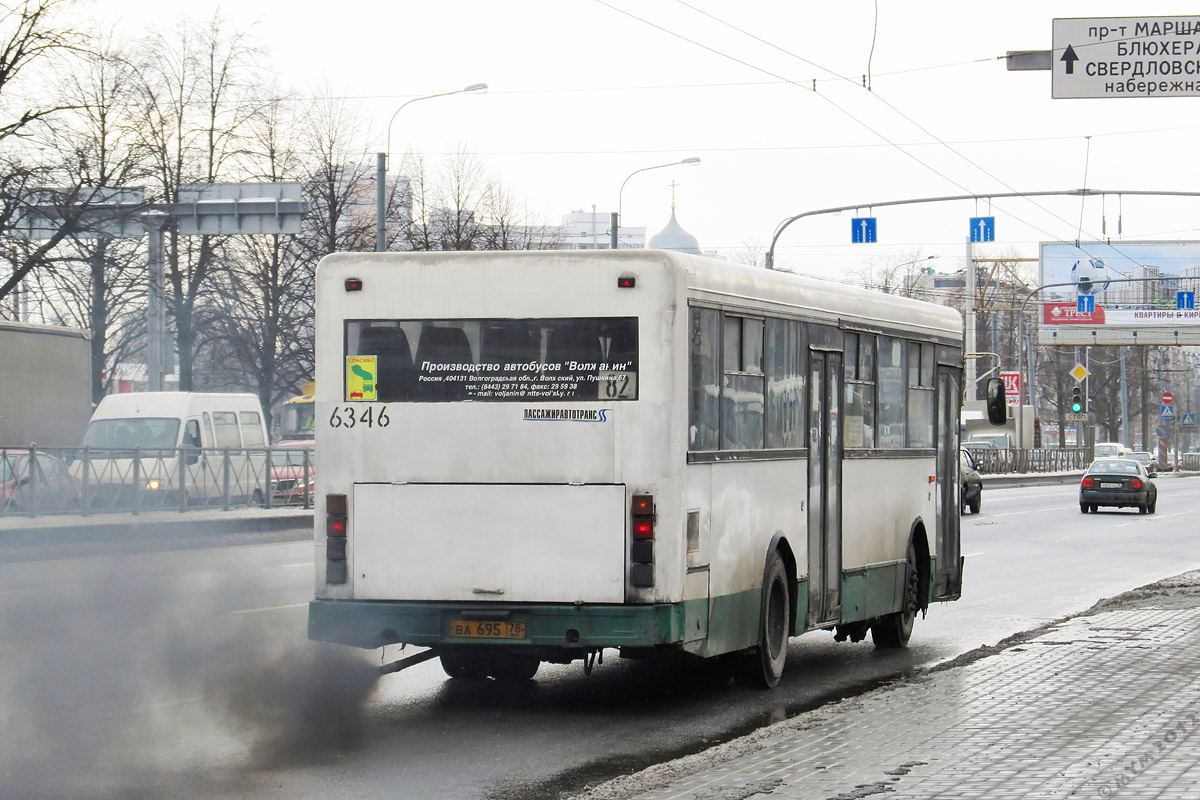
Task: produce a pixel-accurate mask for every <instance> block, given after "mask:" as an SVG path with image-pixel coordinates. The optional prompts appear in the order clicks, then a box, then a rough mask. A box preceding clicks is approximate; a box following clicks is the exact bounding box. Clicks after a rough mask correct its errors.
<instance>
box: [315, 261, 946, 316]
mask: <svg viewBox="0 0 1200 800" xmlns="http://www.w3.org/2000/svg"><path fill="white" fill-rule="evenodd" d="M531 263H537V264H543V265H546V266H553V267H555V268H561V269H589V268H596V267H598V266H599V265H602V264H604V265H608V267H609V268H611V269H613V270H614V271H617V272H623V271H631V270H636V269H637V268H638V265H639V264H640V265H644V266H647V267H656V268H663V267H666V268H669V269H673V270H675V271H677V272H678V273H680V274H681V276H683V278H682V279H683V280H685V281H686V283H687V286H688V289H689V290H690V292H691V294H692V295H693V296H695V297H697V298H699V299H706V298H707V299H711V300H712V301H714V302H720V303H729V302H736V301H738V300H742V301H745V302H746V303H747V304H751V303H753V304H754V305H757V306H760V307H761V306H764V304H765V308H766V310H772V311H775V312H777V313H781V314H786V313H798V314H803V315H805V316H807V317H811V318H816V319H824V320H825V321H827V322H830V323H834V324H838V323H840V324H842V325H846V326H850V327H856V326H857V327H861V328H864V329H868V330H870V329H872V327H873V326H878V325H880V324H886V325H887V326H888V327H897V328H902V329H906V330H911V331H916V332H924V333H926V334H929V335H941V336H944V337H945V336H949V337H952V338H961V336H962V328H963V326H962V316H961V315H960V314H959V313H958V311H957V310H955V309H953V308H950V307H947V306H941V305H937V304H934V303H929V302H923V301H919V300H913V299H910V298H905V297H900V296H898V295H890V294H883V293H881V292H876V291H872V290H868V289H865V288H862V287H858V286H848V285H846V284H842V283H836V282H833V281H826V280H820V279H818V278H810V277H805V276H801V275H796V274H794V273H790V272H782V271H779V270H768V269H764V268H761V267H752V266H747V265H745V264H735V263H730V262H726V261H720V260H717V259H714V258H706V257H704V256H695V255H689V254H685V253H676V252H673V251H669V250H645V249H628V250H617V251H615V252H614V251H611V250H587V251H584V250H555V251H528V250H522V251H517V250H510V251H476V252H462V251H454V252H448V251H443V252H400V253H334V254H332V255H328V256H326V257H325V258H323V259H322V260H321V263H320V265H319V266H318V277H319V278H320V277H322V276H323V275H325V274H326V273H328V272H330V271H331V270H336V271H338V272H339V273H341V274H346V276H347V277H349V274H348V273H347V271H348V270H349V271H354V270H361V271H362V272H363V273H364V274H366V273H369V272H370V271H372V270H376V269H387V270H395V269H397V268H403V267H406V266H411V267H416V268H422V267H425V268H428V267H431V266H433V265H435V264H436V265H437V266H438V268H445V267H449V266H451V265H453V266H456V267H461V268H463V269H466V270H470V269H479V270H484V269H489V268H495V267H500V266H506V265H507V266H512V267H517V266H525V267H528V266H529V265H530V264H531ZM765 298H769V299H765Z"/></svg>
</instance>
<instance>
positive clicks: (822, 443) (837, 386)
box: [808, 350, 842, 628]
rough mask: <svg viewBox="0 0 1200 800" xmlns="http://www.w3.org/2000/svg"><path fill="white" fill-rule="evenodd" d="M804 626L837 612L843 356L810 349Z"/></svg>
mask: <svg viewBox="0 0 1200 800" xmlns="http://www.w3.org/2000/svg"><path fill="white" fill-rule="evenodd" d="M808 378H809V382H808V385H809V405H808V627H809V628H815V627H818V626H821V625H826V624H829V623H834V622H837V621H838V620H839V619H840V617H841V613H842V597H841V588H842V441H841V429H842V426H841V385H842V354H841V353H833V352H823V351H819V350H812V351H810V353H809V376H808Z"/></svg>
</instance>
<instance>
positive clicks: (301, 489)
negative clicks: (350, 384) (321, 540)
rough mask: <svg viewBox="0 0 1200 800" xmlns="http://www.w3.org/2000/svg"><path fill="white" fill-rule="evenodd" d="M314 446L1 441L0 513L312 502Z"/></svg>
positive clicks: (118, 510)
mask: <svg viewBox="0 0 1200 800" xmlns="http://www.w3.org/2000/svg"><path fill="white" fill-rule="evenodd" d="M313 473H314V464H313V450H312V448H309V447H265V448H264V447H260V448H195V447H178V448H144V447H133V448H94V447H37V446H36V445H30V446H26V447H0V516H13V515H24V516H37V515H41V514H84V515H86V514H91V513H105V512H126V513H129V512H132V513H134V514H137V513H139V512H143V511H162V510H174V511H188V510H191V509H203V508H221V509H225V510H228V509H231V508H236V507H264V508H270V507H272V506H279V505H301V506H303V507H304V508H305V509H308V508H311V507H312V489H313Z"/></svg>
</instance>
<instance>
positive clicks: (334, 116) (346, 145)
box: [299, 91, 408, 265]
mask: <svg viewBox="0 0 1200 800" xmlns="http://www.w3.org/2000/svg"><path fill="white" fill-rule="evenodd" d="M321 94H322V95H326V96H328V95H331V94H332V92H329V91H323V92H321ZM303 116H304V125H303V126H302V127H301V130H300V134H299V148H300V149H301V150H302V151H303V152H304V154H305V157H304V159H303V162H304V163H303V167H302V171H303V178H302V179H303V181H304V188H305V196H306V197H307V198H308V200H309V204H310V210H309V214H308V216H307V218H306V219H305V222H304V232H303V233H302V234H301V236H300V241H301V246H302V247H304V249H305V252H306V257H307V258H309V259H310V260H312V261H313V263H314V265H315V262H316V260H317V259H320V258H321V257H322V256H325V255H327V254H329V253H335V252H338V251H347V250H350V251H354V250H373V249H374V247H375V180H374V178H375V176H374V172H373V170H372V168H371V167H370V166H368V163H369V158H368V154H367V153H366V152H365V151H363V150H360V149H359V148H360V147H361V144H360V143H361V141H362V139H363V132H364V126H363V125H362V124H361V123H360V121H359V120H360V116H359V112H358V111H357V110H356V109H354V108H352V107H350V106H348V105H347V104H346V103H344V102H341V101H331V100H318V101H317V102H315V103H313V105H312V106H311V107H309V108H308V109H307V111H306V112H305V114H304V115H303ZM406 199H407V182H405V181H400V182H398V183H393V184H391V187H390V192H389V195H388V197H387V218H388V220H389V224H388V226H387V229H388V234H389V237H391V236H398V235H399V234H398V233H395V232H397V231H399V230H401V229H403V228H406V227H407V224H408V209H407V208H405V206H404V203H405V200H406ZM397 218H399V220H398V221H395V220H397Z"/></svg>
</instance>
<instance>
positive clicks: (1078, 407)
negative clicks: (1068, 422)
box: [1071, 403, 1083, 414]
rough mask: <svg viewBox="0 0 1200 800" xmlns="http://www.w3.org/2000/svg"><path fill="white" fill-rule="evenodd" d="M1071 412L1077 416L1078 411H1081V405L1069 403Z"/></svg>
mask: <svg viewBox="0 0 1200 800" xmlns="http://www.w3.org/2000/svg"><path fill="white" fill-rule="evenodd" d="M1071 411H1073V412H1074V413H1076V414H1078V413H1079V412H1080V411H1083V403H1071Z"/></svg>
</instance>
